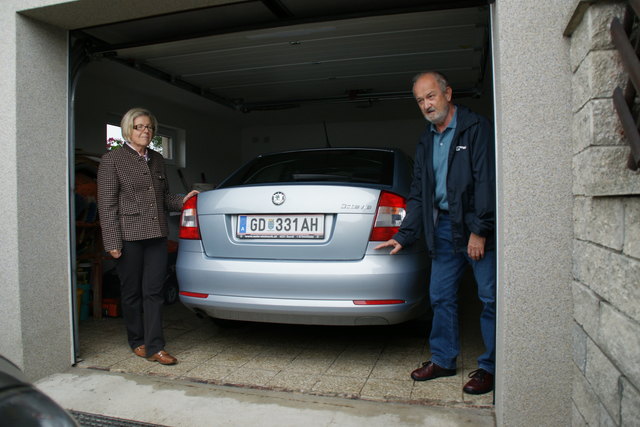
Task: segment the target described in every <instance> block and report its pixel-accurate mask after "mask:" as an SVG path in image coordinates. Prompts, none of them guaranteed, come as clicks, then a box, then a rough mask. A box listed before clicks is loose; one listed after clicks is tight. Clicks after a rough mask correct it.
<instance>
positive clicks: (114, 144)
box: [107, 135, 162, 154]
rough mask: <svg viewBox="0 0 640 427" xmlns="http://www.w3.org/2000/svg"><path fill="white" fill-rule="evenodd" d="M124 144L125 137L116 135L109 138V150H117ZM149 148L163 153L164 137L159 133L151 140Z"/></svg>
mask: <svg viewBox="0 0 640 427" xmlns="http://www.w3.org/2000/svg"><path fill="white" fill-rule="evenodd" d="M123 145H124V139H121V138H114V137H110V138H107V150H108V151H111V150H116V149H118V148H120V147H122V146H123ZM149 148H151V149H152V150H153V151H157V152H158V153H160V154H162V137H161V136H159V135H156V136H154V137H153V139H152V140H151V143H149Z"/></svg>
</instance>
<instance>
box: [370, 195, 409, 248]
mask: <svg viewBox="0 0 640 427" xmlns="http://www.w3.org/2000/svg"><path fill="white" fill-rule="evenodd" d="M406 207H407V201H406V200H405V198H404V197H402V196H398V195H397V194H393V193H389V192H388V191H383V192H382V193H380V199H379V200H378V210H377V212H376V219H375V221H374V223H373V230H371V237H370V238H369V241H385V240H389V239H390V238H391V237H393V235H394V234H396V233H397V232H398V229H399V228H400V224H402V220H403V219H404V217H405V214H406V211H405V208H406Z"/></svg>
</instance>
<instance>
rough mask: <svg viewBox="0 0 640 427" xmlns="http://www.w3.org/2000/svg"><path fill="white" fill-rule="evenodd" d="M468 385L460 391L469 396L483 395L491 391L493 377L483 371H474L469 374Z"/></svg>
mask: <svg viewBox="0 0 640 427" xmlns="http://www.w3.org/2000/svg"><path fill="white" fill-rule="evenodd" d="M469 378H471V380H469V382H468V383H466V384H465V385H464V387H463V388H462V390H463V391H464V392H465V393H469V394H485V393H489V392H490V391H491V390H493V375H492V374H490V373H489V372H487V371H485V370H484V369H476V370H475V371H473V372H471V373H470V374H469Z"/></svg>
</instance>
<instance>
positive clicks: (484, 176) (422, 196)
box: [376, 71, 496, 394]
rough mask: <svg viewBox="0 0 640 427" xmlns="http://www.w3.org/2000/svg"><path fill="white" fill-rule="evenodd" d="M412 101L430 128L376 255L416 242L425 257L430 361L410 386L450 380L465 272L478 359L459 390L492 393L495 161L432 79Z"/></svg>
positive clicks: (489, 137) (478, 132)
mask: <svg viewBox="0 0 640 427" xmlns="http://www.w3.org/2000/svg"><path fill="white" fill-rule="evenodd" d="M413 94H414V97H415V99H416V101H417V103H418V107H419V108H420V110H421V111H422V114H423V115H424V117H425V118H426V119H427V121H428V122H429V123H430V125H429V127H428V128H427V130H426V131H425V132H424V134H423V135H422V137H421V139H420V142H419V143H418V146H417V149H416V156H415V166H414V179H413V182H412V184H411V191H410V194H409V198H408V200H407V216H406V218H405V219H404V221H403V222H402V226H401V227H400V230H399V231H398V233H397V234H396V235H394V236H393V238H392V239H391V240H389V241H387V242H385V243H382V244H380V245H378V246H377V247H376V249H381V248H385V247H392V248H393V249H392V250H391V252H390V253H391V254H392V255H393V254H396V253H398V251H400V250H401V249H402V248H403V247H405V246H408V245H411V244H412V243H414V242H415V241H416V240H418V239H419V238H420V237H424V238H425V240H426V246H427V248H428V252H429V255H430V256H431V257H432V267H431V284H430V290H429V294H430V298H431V306H432V309H433V323H432V327H431V335H430V337H429V345H430V347H431V354H432V358H431V360H430V361H427V362H425V363H423V365H422V367H420V368H418V369H416V370H414V371H413V372H412V373H411V377H412V378H413V379H414V380H416V381H426V380H431V379H434V378H439V377H445V376H452V375H455V374H456V358H457V356H458V354H459V347H460V345H459V332H458V286H459V285H458V282H459V279H460V277H461V276H462V274H463V273H464V270H465V268H466V267H467V265H471V267H472V268H473V272H474V276H475V279H476V282H477V284H478V297H479V298H480V300H481V301H482V314H481V317H480V328H481V332H482V338H483V340H484V345H485V349H486V351H485V353H484V354H482V355H481V356H480V357H479V358H478V367H479V369H477V370H475V371H473V372H472V373H471V374H470V375H469V377H470V378H471V380H470V381H469V382H467V384H466V385H465V386H464V388H463V390H464V391H465V392H466V393H471V394H483V393H488V392H490V391H492V390H493V385H494V378H493V376H494V372H495V360H494V359H495V288H496V276H495V275H496V258H495V166H494V163H495V160H494V137H493V129H492V126H491V124H490V123H489V121H488V120H487V119H486V118H484V117H482V116H480V115H478V114H476V113H474V112H472V111H471V110H469V109H468V108H466V107H463V106H459V105H454V104H453V102H452V89H451V87H450V86H449V83H448V82H447V79H446V78H445V77H444V75H442V74H441V73H439V72H435V71H429V72H425V73H421V74H419V75H417V76H416V77H415V78H414V80H413Z"/></svg>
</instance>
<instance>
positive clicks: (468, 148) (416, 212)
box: [393, 105, 496, 256]
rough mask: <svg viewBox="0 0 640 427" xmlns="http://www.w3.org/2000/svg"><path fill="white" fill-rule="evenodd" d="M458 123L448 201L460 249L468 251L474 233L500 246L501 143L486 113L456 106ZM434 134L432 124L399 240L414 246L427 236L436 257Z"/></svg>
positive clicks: (417, 159)
mask: <svg viewBox="0 0 640 427" xmlns="http://www.w3.org/2000/svg"><path fill="white" fill-rule="evenodd" d="M456 108H457V114H458V116H457V126H456V130H455V133H454V136H453V140H452V141H451V149H450V151H449V170H448V174H447V201H448V202H449V216H450V218H451V223H452V228H453V236H452V238H453V246H454V248H455V251H456V252H466V251H467V244H468V242H469V236H470V234H471V232H473V233H475V234H478V235H480V236H483V237H486V238H487V240H486V243H485V250H491V249H495V203H496V200H495V199H496V197H495V155H494V153H495V147H494V146H495V143H494V133H493V126H492V125H491V123H490V122H489V121H488V120H487V119H486V118H484V117H483V116H481V115H479V114H476V113H474V112H472V111H471V110H469V109H468V108H466V107H463V106H459V105H456ZM434 189H435V178H434V171H433V133H432V132H431V126H428V127H427V130H426V131H425V132H424V133H423V134H422V137H421V138H420V142H419V143H418V146H417V148H416V156H415V164H414V177H413V182H412V184H411V191H410V193H409V198H408V200H407V216H406V217H405V219H404V221H403V222H402V226H401V227H400V230H399V231H398V233H396V235H395V236H393V238H394V239H395V240H397V241H398V243H400V244H401V245H402V246H408V245H411V244H412V243H414V242H415V241H416V240H418V239H419V238H420V237H422V235H423V233H424V237H425V238H426V244H427V248H428V250H429V254H430V255H431V256H433V255H434V248H435V245H434V216H435V212H434V197H435V190H434Z"/></svg>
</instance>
